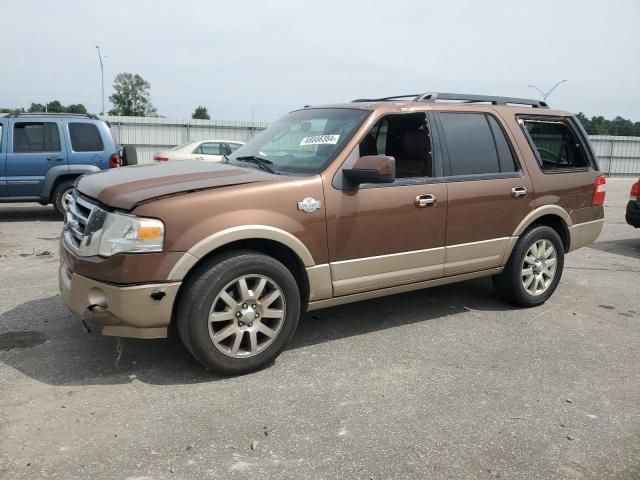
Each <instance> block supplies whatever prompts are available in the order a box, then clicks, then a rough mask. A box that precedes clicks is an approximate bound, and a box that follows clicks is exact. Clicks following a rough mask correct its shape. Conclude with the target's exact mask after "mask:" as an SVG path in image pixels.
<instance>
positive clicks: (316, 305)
mask: <svg viewBox="0 0 640 480" xmlns="http://www.w3.org/2000/svg"><path fill="white" fill-rule="evenodd" d="M501 271H502V267H499V268H492V269H489V270H482V271H480V272H470V273H463V274H460V275H452V276H450V277H441V278H436V279H433V280H426V281H423V282H416V283H410V284H407V285H397V286H395V287H389V288H382V289H378V290H372V291H368V292H360V293H354V294H351V295H343V296H340V297H334V298H328V299H326V300H318V301H315V302H309V305H308V306H307V311H311V310H319V309H321V308H327V307H334V306H336V305H343V304H345V303H351V302H359V301H361V300H369V299H371V298H378V297H386V296H388V295H395V294H397V293H405V292H411V291H413V290H421V289H423V288H429V287H437V286H439V285H446V284H448V283H455V282H462V281H464V280H471V279H474V278H480V277H486V276H489V275H495V274H497V273H500V272H501Z"/></svg>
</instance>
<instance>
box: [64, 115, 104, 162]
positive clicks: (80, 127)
mask: <svg viewBox="0 0 640 480" xmlns="http://www.w3.org/2000/svg"><path fill="white" fill-rule="evenodd" d="M64 122H65V127H66V128H65V130H66V135H67V136H68V139H69V141H68V143H67V145H68V150H69V155H68V158H69V167H73V166H74V165H95V166H97V167H99V168H101V169H105V168H107V167H108V163H109V156H110V154H111V153H113V152H111V151H109V152H107V151H106V149H105V144H104V141H103V139H102V135H101V134H100V130H99V129H98V125H97V124H96V122H92V121H90V120H84V119H73V120H65V121H64Z"/></svg>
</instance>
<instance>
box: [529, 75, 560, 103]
mask: <svg viewBox="0 0 640 480" xmlns="http://www.w3.org/2000/svg"><path fill="white" fill-rule="evenodd" d="M566 81H567V80H560V81H559V82H558V83H556V84H555V85H554V86H553V87H551V88H550V89H549V90H547V91H546V92H545V91H543V90H542V89H541V88H540V87H538V86H537V85H528V87H529V88H535V89H536V90H537V91H538V92H539V93H540V95H542V100H543V101H545V102H546V101H547V97H548V96H549V95H551V92H553V91H554V90H555V89H556V87H557V86H558V85H560V84H561V83H564V82H566Z"/></svg>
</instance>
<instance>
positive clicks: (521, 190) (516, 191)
mask: <svg viewBox="0 0 640 480" xmlns="http://www.w3.org/2000/svg"><path fill="white" fill-rule="evenodd" d="M526 194H527V187H513V188H512V189H511V195H512V196H513V197H515V198H522V197H524V196H525V195H526Z"/></svg>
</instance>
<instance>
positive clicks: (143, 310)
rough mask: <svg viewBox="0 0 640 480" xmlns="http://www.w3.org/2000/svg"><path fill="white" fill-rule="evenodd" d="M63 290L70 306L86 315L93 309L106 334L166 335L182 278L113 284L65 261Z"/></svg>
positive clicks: (62, 294) (60, 279)
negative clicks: (77, 270) (71, 267)
mask: <svg viewBox="0 0 640 480" xmlns="http://www.w3.org/2000/svg"><path fill="white" fill-rule="evenodd" d="M59 282H60V294H61V296H62V299H63V300H64V303H65V304H66V306H67V308H68V309H69V310H71V311H72V312H73V313H75V314H76V315H78V316H80V317H82V316H83V315H84V314H86V313H87V312H92V314H93V319H94V320H95V322H96V323H98V324H99V325H101V326H102V334H103V335H111V336H117V337H133V338H165V337H166V336H167V327H168V326H169V323H170V322H171V314H172V311H173V304H174V302H175V299H176V295H177V294H178V289H179V288H180V283H181V282H167V283H154V284H145V285H127V286H119V285H111V284H108V283H104V282H98V281H96V280H92V279H90V278H87V277H84V276H82V275H78V274H75V273H73V272H71V271H70V270H69V268H68V267H67V266H66V265H65V264H64V263H63V262H62V263H61V264H60V271H59Z"/></svg>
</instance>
